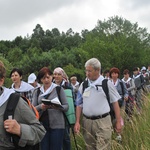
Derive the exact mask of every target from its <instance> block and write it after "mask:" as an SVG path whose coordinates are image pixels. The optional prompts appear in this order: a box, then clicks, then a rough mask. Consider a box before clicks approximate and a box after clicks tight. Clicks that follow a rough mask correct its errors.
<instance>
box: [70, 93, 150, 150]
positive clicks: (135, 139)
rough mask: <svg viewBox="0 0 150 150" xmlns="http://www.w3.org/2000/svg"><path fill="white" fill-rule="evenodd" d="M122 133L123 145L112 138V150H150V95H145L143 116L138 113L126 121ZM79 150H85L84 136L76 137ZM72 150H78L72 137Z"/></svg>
mask: <svg viewBox="0 0 150 150" xmlns="http://www.w3.org/2000/svg"><path fill="white" fill-rule="evenodd" d="M124 121H125V124H124V128H123V131H122V143H121V144H119V143H118V142H117V141H116V140H115V137H116V135H115V133H114V134H113V136H112V150H150V95H146V96H145V95H143V108H142V112H141V114H137V113H136V111H135V113H134V115H133V118H132V120H131V121H130V122H129V121H127V120H126V119H125V120H124ZM76 141H77V146H78V150H85V142H84V139H83V136H82V134H81V133H80V134H79V135H76ZM71 142H72V150H76V147H75V142H74V138H73V136H72V135H71Z"/></svg>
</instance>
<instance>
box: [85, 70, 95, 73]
mask: <svg viewBox="0 0 150 150" xmlns="http://www.w3.org/2000/svg"><path fill="white" fill-rule="evenodd" d="M93 71H94V69H93V70H85V73H91V72H93Z"/></svg>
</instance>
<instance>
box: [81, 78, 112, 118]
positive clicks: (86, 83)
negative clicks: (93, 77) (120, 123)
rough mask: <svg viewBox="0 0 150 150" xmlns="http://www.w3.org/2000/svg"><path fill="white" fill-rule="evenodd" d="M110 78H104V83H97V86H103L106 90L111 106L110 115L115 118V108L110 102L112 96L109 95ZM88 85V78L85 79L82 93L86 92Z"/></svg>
mask: <svg viewBox="0 0 150 150" xmlns="http://www.w3.org/2000/svg"><path fill="white" fill-rule="evenodd" d="M107 82H108V79H104V80H103V81H102V85H96V87H97V88H98V86H101V87H102V89H103V91H104V92H105V95H106V98H107V101H108V104H109V107H110V112H109V113H110V116H111V118H112V119H113V118H115V113H114V109H113V105H112V104H111V103H110V97H109V89H108V84H107ZM87 87H88V80H85V81H84V82H83V84H82V93H83V92H84V90H85V89H86V88H87Z"/></svg>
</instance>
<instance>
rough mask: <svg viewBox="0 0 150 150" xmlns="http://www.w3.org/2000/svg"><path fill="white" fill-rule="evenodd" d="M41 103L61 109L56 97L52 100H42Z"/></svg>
mask: <svg viewBox="0 0 150 150" xmlns="http://www.w3.org/2000/svg"><path fill="white" fill-rule="evenodd" d="M42 103H44V104H45V105H51V106H55V107H56V108H63V107H62V105H61V103H60V101H59V99H58V97H55V98H53V99H52V100H49V99H42Z"/></svg>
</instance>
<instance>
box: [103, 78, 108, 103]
mask: <svg viewBox="0 0 150 150" xmlns="http://www.w3.org/2000/svg"><path fill="white" fill-rule="evenodd" d="M107 82H108V79H104V80H103V81H102V88H103V90H104V92H105V94H106V97H107V100H108V103H109V104H110V97H109V90H108V84H107Z"/></svg>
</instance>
